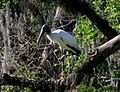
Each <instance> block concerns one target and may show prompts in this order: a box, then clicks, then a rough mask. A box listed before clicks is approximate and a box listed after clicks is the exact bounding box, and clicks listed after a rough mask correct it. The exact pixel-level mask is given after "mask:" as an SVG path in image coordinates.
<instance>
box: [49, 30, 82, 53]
mask: <svg viewBox="0 0 120 92" xmlns="http://www.w3.org/2000/svg"><path fill="white" fill-rule="evenodd" d="M48 39H49V40H52V41H53V42H55V43H58V44H59V45H60V46H61V47H62V48H64V49H67V50H69V51H72V52H74V53H78V52H77V51H80V49H79V47H78V44H77V41H76V40H75V39H74V37H73V36H72V35H71V34H69V33H67V32H65V31H63V30H61V29H57V30H55V31H53V32H51V33H50V34H49V35H48Z"/></svg>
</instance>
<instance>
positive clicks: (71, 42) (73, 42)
mask: <svg viewBox="0 0 120 92" xmlns="http://www.w3.org/2000/svg"><path fill="white" fill-rule="evenodd" d="M60 34H61V35H60V36H61V40H63V41H64V43H65V44H66V45H69V46H72V47H74V48H76V49H79V47H78V44H77V41H76V40H75V39H74V37H73V36H72V35H71V34H69V33H67V32H65V31H60Z"/></svg>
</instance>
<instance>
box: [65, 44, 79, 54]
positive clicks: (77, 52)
mask: <svg viewBox="0 0 120 92" xmlns="http://www.w3.org/2000/svg"><path fill="white" fill-rule="evenodd" d="M67 46H68V47H69V48H71V49H72V50H74V51H75V53H74V52H73V51H70V50H69V52H71V53H72V54H74V55H77V56H79V55H80V54H81V51H80V50H78V49H76V48H74V47H72V46H70V45H68V44H67Z"/></svg>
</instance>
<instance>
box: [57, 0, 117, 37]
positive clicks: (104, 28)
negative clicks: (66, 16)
mask: <svg viewBox="0 0 120 92" xmlns="http://www.w3.org/2000/svg"><path fill="white" fill-rule="evenodd" d="M58 3H59V5H60V6H61V7H63V9H65V10H66V11H68V10H69V11H68V12H72V13H73V14H74V13H76V12H77V13H79V12H80V13H81V14H82V15H86V16H87V17H88V18H89V19H90V20H91V21H92V22H93V23H94V24H95V25H96V26H97V27H98V29H99V30H100V31H101V32H102V33H103V34H104V35H105V36H106V37H107V38H108V39H112V38H113V37H115V36H117V35H118V32H117V31H116V30H115V29H113V28H112V27H110V26H109V23H108V21H107V20H106V19H103V18H101V17H100V16H99V15H97V14H96V12H95V11H94V10H93V9H92V8H91V7H90V6H89V4H88V3H87V2H86V0H58Z"/></svg>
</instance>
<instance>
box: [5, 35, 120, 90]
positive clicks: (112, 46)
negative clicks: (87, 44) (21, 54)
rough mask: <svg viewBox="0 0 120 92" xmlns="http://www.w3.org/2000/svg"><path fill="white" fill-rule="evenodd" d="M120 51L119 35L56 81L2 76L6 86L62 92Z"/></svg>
mask: <svg viewBox="0 0 120 92" xmlns="http://www.w3.org/2000/svg"><path fill="white" fill-rule="evenodd" d="M119 49H120V35H118V36H116V37H115V38H113V39H111V40H110V41H108V42H107V43H105V44H103V45H101V46H99V47H98V48H97V49H96V50H95V54H94V55H92V56H91V57H89V58H87V59H86V60H85V61H84V62H83V64H82V66H81V67H79V68H78V69H77V70H76V71H74V72H73V73H71V74H70V75H69V76H68V77H66V78H63V79H58V80H39V81H37V80H28V79H24V78H18V77H11V76H9V75H7V74H4V77H3V78H4V80H5V82H6V84H9V85H16V86H22V87H30V88H32V89H36V90H41V91H43V92H44V91H45V92H64V91H65V90H66V89H71V88H73V87H75V86H77V85H79V84H80V82H81V81H82V80H83V78H84V77H85V75H88V74H89V75H91V74H93V73H94V72H93V70H94V68H95V67H96V66H97V65H98V64H100V63H103V62H104V61H105V59H106V58H107V57H108V56H109V55H111V54H112V53H114V52H115V51H117V50H119Z"/></svg>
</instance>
